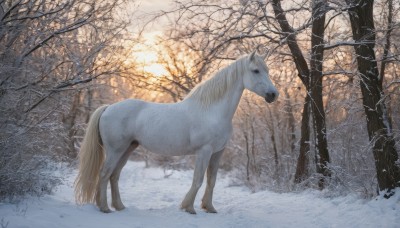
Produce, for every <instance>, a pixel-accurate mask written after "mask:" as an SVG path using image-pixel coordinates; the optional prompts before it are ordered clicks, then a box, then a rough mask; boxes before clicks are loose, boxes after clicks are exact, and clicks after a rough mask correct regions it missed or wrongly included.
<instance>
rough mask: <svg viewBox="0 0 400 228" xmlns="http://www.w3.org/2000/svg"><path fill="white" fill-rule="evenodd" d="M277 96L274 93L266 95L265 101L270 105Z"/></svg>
mask: <svg viewBox="0 0 400 228" xmlns="http://www.w3.org/2000/svg"><path fill="white" fill-rule="evenodd" d="M276 98H277V94H276V93H267V94H265V101H266V102H268V103H272V102H274V101H275V100H276Z"/></svg>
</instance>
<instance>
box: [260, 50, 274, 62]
mask: <svg viewBox="0 0 400 228" xmlns="http://www.w3.org/2000/svg"><path fill="white" fill-rule="evenodd" d="M271 52H272V51H271V50H270V49H266V50H265V53H264V54H263V55H262V56H261V57H262V58H263V59H264V60H266V59H267V58H268V57H269V55H270V54H271Z"/></svg>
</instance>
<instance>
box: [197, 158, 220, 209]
mask: <svg viewBox="0 0 400 228" xmlns="http://www.w3.org/2000/svg"><path fill="white" fill-rule="evenodd" d="M222 153H223V150H221V151H219V152H217V153H215V154H213V155H212V156H211V158H210V162H209V164H208V168H207V186H206V191H205V193H204V196H203V199H202V201H201V207H202V208H203V209H204V210H205V211H206V212H208V213H217V210H215V208H214V206H213V204H212V196H213V190H214V186H215V181H216V180H217V171H218V166H219V160H220V158H221V155H222Z"/></svg>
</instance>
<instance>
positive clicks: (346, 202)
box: [0, 161, 400, 228]
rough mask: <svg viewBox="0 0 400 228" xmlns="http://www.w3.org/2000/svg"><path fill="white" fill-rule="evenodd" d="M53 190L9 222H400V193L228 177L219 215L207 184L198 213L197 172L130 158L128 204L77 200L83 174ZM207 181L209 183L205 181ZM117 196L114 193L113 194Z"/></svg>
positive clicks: (14, 210)
mask: <svg viewBox="0 0 400 228" xmlns="http://www.w3.org/2000/svg"><path fill="white" fill-rule="evenodd" d="M65 175H66V181H65V183H64V184H63V185H61V186H60V187H59V188H58V189H57V191H56V192H55V193H54V194H53V195H48V196H45V197H42V198H39V199H38V198H28V199H25V200H23V201H22V202H21V203H19V204H17V205H15V204H5V203H2V204H0V226H1V227H17V228H25V227H41V228H46V227H49V228H50V227H51V228H53V227H165V228H168V227H219V228H220V227H246V228H250V227H388V228H390V227H393V228H394V227H399V223H400V196H399V195H400V191H398V192H397V193H396V194H395V195H394V196H393V197H392V198H390V199H389V200H386V199H383V198H382V197H377V198H375V199H372V200H365V199H360V198H358V197H356V196H343V197H334V198H327V197H326V196H324V195H323V193H321V192H319V191H307V192H301V193H282V194H279V193H274V192H270V191H261V192H257V193H252V192H251V191H249V190H248V189H247V188H246V187H244V186H233V185H232V184H231V179H230V178H229V176H228V175H219V177H218V180H217V184H216V187H215V191H214V206H215V208H216V209H217V210H218V213H217V214H208V213H205V212H204V211H202V210H201V209H200V199H201V197H202V194H203V192H204V186H203V187H202V189H201V190H200V191H199V194H198V196H197V198H196V202H195V209H196V211H197V214H196V215H191V214H188V213H185V212H183V211H181V210H180V209H179V204H180V202H181V200H182V199H183V197H184V195H185V193H186V191H187V190H188V189H189V187H190V185H191V180H192V171H176V170H166V171H165V172H164V171H163V170H162V169H160V168H145V167H144V163H141V162H132V161H129V162H128V164H127V165H126V166H125V168H124V169H123V171H122V174H121V179H120V189H121V197H122V201H123V202H124V204H125V206H126V207H127V209H125V210H124V211H120V212H113V213H110V214H103V213H101V212H99V211H98V209H97V208H96V207H95V206H94V205H83V206H78V205H76V204H75V202H74V196H73V181H74V178H75V176H76V171H71V172H69V173H67V174H65ZM203 185H204V184H203ZM109 199H110V197H109Z"/></svg>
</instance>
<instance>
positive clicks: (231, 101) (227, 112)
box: [214, 80, 244, 120]
mask: <svg viewBox="0 0 400 228" xmlns="http://www.w3.org/2000/svg"><path fill="white" fill-rule="evenodd" d="M243 90H244V86H243V83H242V81H241V80H237V81H236V82H235V83H234V85H233V86H232V87H231V88H229V89H228V90H227V91H226V94H225V96H223V97H222V99H220V100H219V102H217V103H216V104H214V105H218V106H221V107H222V109H221V110H223V111H221V114H222V115H221V116H222V118H226V119H228V118H229V119H230V120H232V118H233V115H234V114H235V112H236V109H237V107H238V105H239V101H240V98H241V97H242V94H243Z"/></svg>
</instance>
